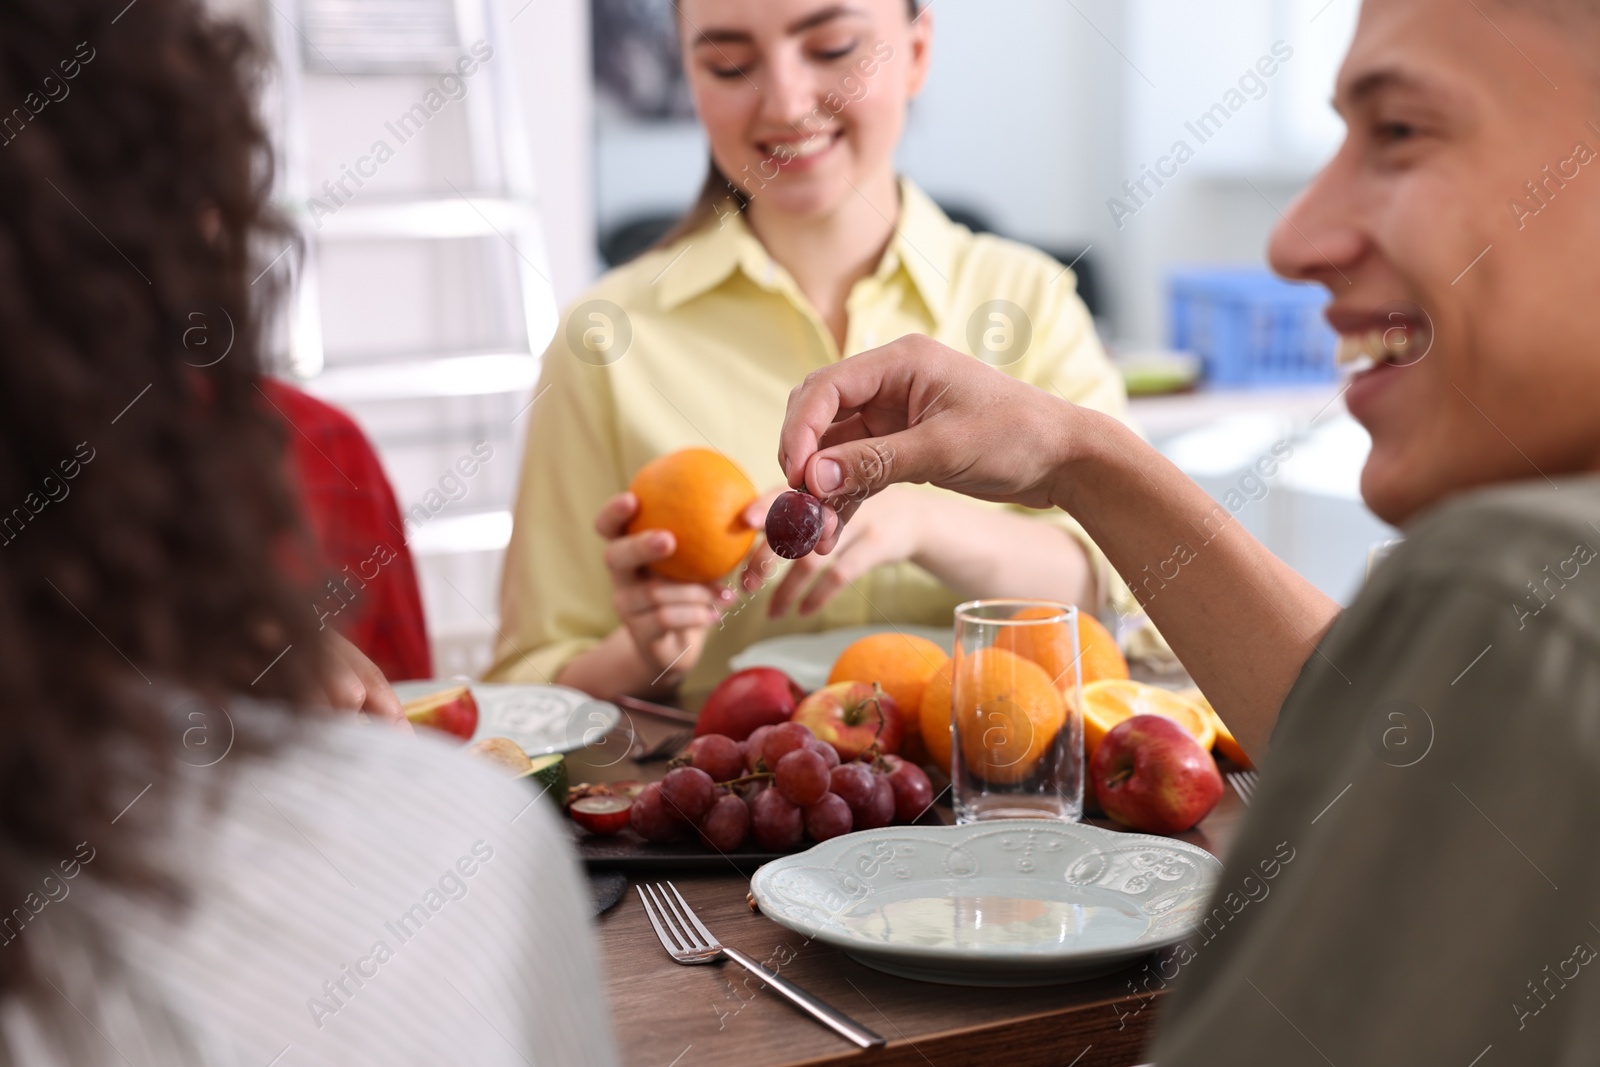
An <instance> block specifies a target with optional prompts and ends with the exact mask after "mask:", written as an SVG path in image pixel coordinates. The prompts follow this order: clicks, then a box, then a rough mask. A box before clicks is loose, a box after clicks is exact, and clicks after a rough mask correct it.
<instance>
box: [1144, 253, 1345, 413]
mask: <svg viewBox="0 0 1600 1067" xmlns="http://www.w3.org/2000/svg"><path fill="white" fill-rule="evenodd" d="M1168 298H1169V300H1170V311H1171V325H1170V329H1171V345H1172V347H1173V348H1175V349H1178V350H1180V351H1187V352H1193V353H1195V354H1196V355H1197V356H1199V357H1200V359H1201V362H1202V364H1203V366H1204V368H1205V376H1206V380H1207V381H1208V382H1209V383H1210V384H1212V385H1216V386H1246V385H1292V384H1296V383H1305V382H1326V381H1332V380H1334V379H1335V378H1336V377H1338V370H1337V368H1336V366H1335V364H1334V350H1335V348H1336V347H1337V346H1338V340H1339V339H1338V335H1336V334H1335V333H1334V332H1333V329H1332V328H1331V327H1330V326H1329V325H1328V323H1327V321H1326V320H1325V319H1324V318H1323V317H1322V309H1323V308H1324V307H1326V306H1327V304H1328V300H1329V299H1330V298H1329V296H1328V291H1327V290H1326V289H1324V288H1323V287H1322V286H1320V285H1309V284H1305V283H1297V282H1286V281H1284V280H1283V279H1282V278H1279V277H1277V276H1276V275H1274V274H1271V273H1270V272H1268V271H1265V270H1256V269H1246V270H1240V269H1227V268H1207V269H1191V270H1182V271H1175V272H1174V273H1173V274H1172V275H1171V276H1170V277H1169V279H1168Z"/></svg>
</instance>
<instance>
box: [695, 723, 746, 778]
mask: <svg viewBox="0 0 1600 1067" xmlns="http://www.w3.org/2000/svg"><path fill="white" fill-rule="evenodd" d="M689 765H690V766H691V767H698V768H699V769H700V770H702V771H705V772H706V773H707V774H709V775H710V776H711V780H712V781H713V782H727V781H731V780H733V779H734V778H738V777H739V776H740V775H742V774H744V752H743V750H741V749H740V748H739V742H737V741H735V740H734V739H733V738H731V737H724V736H723V735H722V734H706V735H705V736H704V737H697V738H695V739H694V740H693V741H690V742H689Z"/></svg>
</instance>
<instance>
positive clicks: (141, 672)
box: [0, 0, 322, 992]
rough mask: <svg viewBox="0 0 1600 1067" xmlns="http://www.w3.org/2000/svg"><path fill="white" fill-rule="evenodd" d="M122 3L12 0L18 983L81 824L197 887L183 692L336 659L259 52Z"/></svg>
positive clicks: (107, 852) (7, 261) (290, 674)
mask: <svg viewBox="0 0 1600 1067" xmlns="http://www.w3.org/2000/svg"><path fill="white" fill-rule="evenodd" d="M119 7H121V5H120V4H117V3H112V4H107V3H104V2H103V0H93V2H90V0H9V2H7V3H5V4H0V694H3V698H0V699H3V705H0V939H4V940H5V942H6V946H0V990H3V991H7V992H9V991H14V990H20V989H26V988H28V987H31V986H32V985H33V982H34V978H35V976H36V973H37V972H36V968H35V967H33V966H31V965H30V963H29V962H28V958H27V955H26V953H25V949H26V946H27V943H28V938H27V936H26V934H25V933H23V934H21V936H20V939H19V940H18V941H17V942H16V943H15V944H13V943H12V941H11V938H12V937H15V936H17V934H16V933H15V930H14V927H15V926H16V923H15V922H10V924H9V925H7V923H8V921H11V920H13V919H14V918H15V917H16V916H17V915H19V914H20V915H21V916H22V921H26V914H27V913H26V912H20V913H18V912H15V911H14V909H19V908H22V907H23V905H24V901H25V900H27V899H29V894H34V897H33V899H37V894H38V893H39V887H40V880H41V878H42V877H43V876H45V875H46V874H50V873H53V872H54V871H55V870H56V868H57V867H58V865H59V864H60V863H61V862H62V861H65V860H70V859H71V858H72V857H73V856H74V854H75V852H76V850H77V849H78V846H79V844H80V843H82V842H87V843H88V847H89V848H91V849H93V850H94V852H93V856H94V860H93V864H92V867H91V868H90V870H91V871H92V874H93V876H94V877H95V878H96V879H97V880H98V881H100V882H103V883H111V884H113V885H116V886H118V887H119V888H123V889H133V890H139V891H152V890H153V891H156V892H157V894H158V895H164V894H166V893H169V892H172V891H173V890H174V888H175V887H176V886H177V885H178V883H179V881H180V879H178V878H177V877H176V876H175V873H176V872H163V871H161V870H159V869H157V865H156V864H155V863H154V862H153V861H150V860H149V859H148V855H149V853H148V850H147V847H146V846H147V844H148V842H147V834H148V833H149V831H150V829H151V827H152V825H154V820H152V819H151V818H150V816H151V815H156V814H157V813H159V812H160V811H161V796H162V792H161V791H162V787H163V784H165V783H167V782H168V781H169V779H170V778H171V776H172V775H173V774H174V773H175V770H176V761H177V760H178V759H180V758H184V757H185V756H186V752H185V750H184V748H183V745H184V738H183V736H182V731H183V727H182V726H181V725H177V726H175V720H181V715H175V714H174V712H175V709H176V708H177V707H178V706H179V705H181V703H182V701H185V700H190V701H200V702H203V704H204V706H206V707H208V708H211V709H215V708H218V707H220V706H223V705H225V704H226V702H227V701H228V700H229V698H230V696H234V695H237V694H249V695H251V696H258V697H264V698H276V699H283V700H287V701H295V700H301V699H304V698H306V697H307V696H308V695H309V694H311V693H312V692H313V685H312V683H313V679H314V677H315V675H316V672H317V670H318V669H319V665H320V656H321V654H322V651H321V646H320V645H319V644H318V640H317V635H316V633H315V632H314V631H313V628H312V626H311V621H310V620H311V619H312V612H311V611H310V610H309V608H308V604H309V602H310V601H309V597H308V596H306V595H305V594H304V593H302V592H300V591H299V590H298V588H297V583H303V582H304V581H305V580H306V579H307V578H308V577H309V575H310V571H309V570H308V569H305V568H303V567H302V566H300V564H299V561H300V560H303V559H305V558H307V557H306V555H305V552H306V549H305V544H306V541H305V539H304V536H303V534H302V533H301V532H300V531H301V526H300V522H299V519H298V517H297V516H298V513H297V511H296V509H295V505H294V504H293V503H292V500H291V496H290V494H289V491H288V488H287V484H286V479H285V462H286V460H285V454H284V440H283V437H284V432H285V431H284V429H283V428H282V426H281V424H280V423H279V422H278V420H277V419H276V418H275V417H274V415H273V414H272V412H271V409H270V408H268V406H267V404H266V402H265V399H264V397H263V396H262V395H261V394H260V392H259V391H258V388H257V382H258V381H259V379H260V375H261V373H262V359H261V344H262V342H261V337H260V334H261V330H260V309H261V308H262V307H263V305H264V300H263V297H262V290H263V289H264V288H265V287H267V286H269V285H270V284H271V276H270V274H269V276H267V277H263V278H261V279H260V280H259V282H256V283H253V282H252V279H253V278H254V277H255V271H256V270H258V269H260V267H261V266H264V265H265V263H266V261H267V260H268V259H269V258H270V257H271V255H272V254H273V253H274V252H276V251H277V250H278V249H280V248H283V247H285V246H286V245H287V244H288V243H289V242H290V240H291V236H290V234H289V231H288V230H287V228H286V227H285V226H284V225H283V224H281V223H280V222H279V221H278V220H277V219H276V218H275V217H274V216H273V214H272V212H271V209H270V206H269V187H270V182H271V167H270V154H269V151H268V144H267V139H266V136H265V134H264V132H263V129H262V126H261V123H260V121H259V119H258V118H257V115H256V113H255V110H254V106H253V102H252V89H253V79H254V78H255V77H257V76H258V75H259V72H260V67H259V65H258V63H257V62H256V53H255V51H254V49H253V46H252V43H251V40H250V38H249V37H248V36H247V34H246V33H245V32H244V31H243V30H242V29H240V28H237V27H232V26H229V25H224V24H219V23H217V22H214V21H211V20H210V19H208V17H207V16H206V15H205V13H204V12H203V10H202V7H201V4H200V3H199V2H198V0H138V2H137V3H136V4H133V5H130V6H129V7H127V8H125V9H123V10H122V12H121V14H120V15H118V14H117V9H118V8H119ZM264 244H265V246H266V247H267V248H268V249H269V251H267V252H266V253H265V254H262V248H263V245H264ZM196 331H200V332H199V333H197V332H196ZM230 334H231V337H232V347H231V350H227V355H226V356H225V357H224V358H221V359H220V360H218V359H217V356H218V355H219V354H220V353H221V352H222V351H223V350H225V348H226V345H227V343H228V340H229V335H230ZM201 342H209V346H208V345H206V344H202V343H201ZM208 364H209V365H208ZM291 647H292V649H293V651H292V652H291V653H290V654H288V655H284V654H283V653H284V652H285V649H288V648H291ZM197 722H198V720H197ZM206 725H207V726H208V727H211V726H214V727H215V728H217V729H219V730H221V729H227V726H225V725H223V723H222V715H221V713H217V715H216V716H215V721H214V722H208V723H207V724H206ZM189 726H190V729H191V730H192V729H194V728H196V726H195V724H193V723H191V724H189ZM188 740H189V741H191V742H193V741H195V740H199V739H197V738H195V737H190V738H189V739H188ZM187 762H191V763H195V762H197V760H195V759H194V758H192V757H191V758H189V759H188V760H187ZM228 766H231V764H228V763H224V764H222V765H221V767H222V768H226V767H228ZM223 773H225V770H224V771H223ZM146 785H150V786H151V789H150V791H149V792H150V795H149V796H148V797H145V798H144V799H143V800H142V801H140V803H139V805H138V806H136V807H134V808H133V809H132V814H130V815H129V817H128V818H121V817H120V815H121V813H122V812H123V811H124V810H125V809H126V808H127V807H128V806H129V804H130V802H132V801H134V800H135V798H136V797H139V796H142V795H143V794H142V793H141V790H143V789H144V788H145V786H146ZM169 792H170V790H169ZM141 809H144V811H145V812H148V814H146V815H145V816H144V818H142V819H141V818H139V817H138V816H140V815H141Z"/></svg>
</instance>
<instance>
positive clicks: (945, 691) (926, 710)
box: [917, 659, 954, 774]
mask: <svg viewBox="0 0 1600 1067" xmlns="http://www.w3.org/2000/svg"><path fill="white" fill-rule="evenodd" d="M952 666H954V661H953V660H949V659H946V660H945V661H944V662H943V663H941V664H939V666H938V667H937V668H936V669H935V670H934V672H933V673H932V674H931V675H929V676H928V681H927V684H926V685H924V686H923V687H922V704H921V707H919V708H918V715H917V719H918V721H919V723H920V725H921V727H922V747H923V748H924V749H926V750H927V753H928V759H929V761H931V762H932V763H933V764H934V765H935V766H938V767H941V768H943V769H944V773H946V774H949V773H950V669H951V667H952Z"/></svg>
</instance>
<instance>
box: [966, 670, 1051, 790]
mask: <svg viewBox="0 0 1600 1067" xmlns="http://www.w3.org/2000/svg"><path fill="white" fill-rule="evenodd" d="M954 677H955V685H954V692H953V699H954V702H955V722H956V727H957V729H958V731H959V732H960V737H961V749H962V755H963V757H964V758H965V760H966V765H967V769H968V770H969V771H971V772H972V773H973V774H974V775H976V776H977V777H979V778H982V779H983V780H984V781H986V782H993V783H995V784H1000V785H1004V784H1010V783H1013V782H1020V781H1022V780H1023V779H1024V778H1026V777H1028V776H1029V775H1030V774H1032V773H1033V772H1034V771H1035V770H1036V769H1037V768H1038V766H1039V760H1040V758H1041V757H1042V756H1043V755H1044V753H1045V750H1046V749H1048V748H1049V747H1050V745H1051V744H1052V743H1053V742H1054V741H1055V738H1056V734H1058V733H1060V732H1061V727H1062V726H1063V725H1064V724H1065V723H1066V721H1067V705H1066V701H1065V700H1064V699H1063V698H1062V696H1061V691H1060V690H1059V689H1057V688H1056V686H1055V682H1054V681H1053V680H1052V679H1051V677H1050V675H1048V674H1046V673H1045V670H1044V668H1043V667H1041V666H1039V665H1038V664H1037V663H1035V662H1033V661H1032V660H1030V659H1025V658H1023V657H1022V656H1018V655H1016V654H1014V653H1012V652H1008V651H1006V650H1005V649H1003V648H993V647H991V648H984V649H979V650H978V651H977V652H974V653H972V654H971V655H964V656H962V657H961V659H960V661H959V662H958V663H957V664H956V666H955V671H954Z"/></svg>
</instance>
